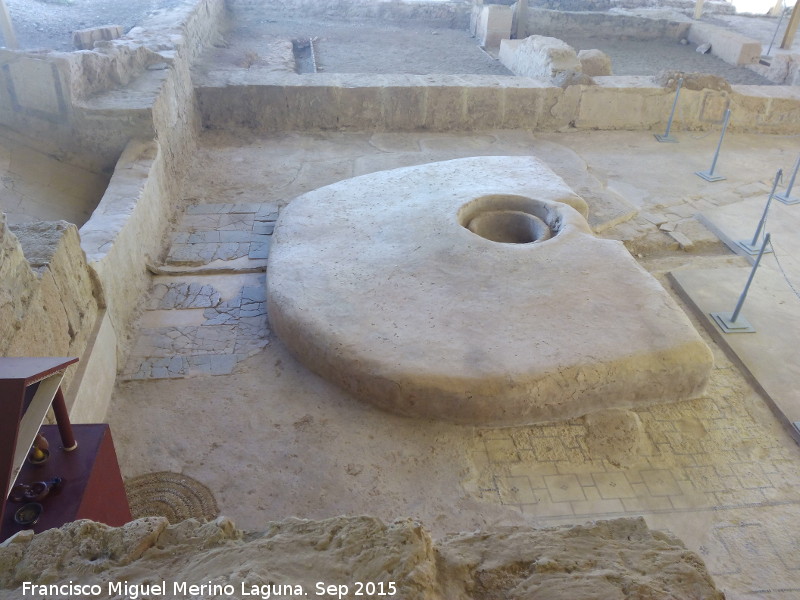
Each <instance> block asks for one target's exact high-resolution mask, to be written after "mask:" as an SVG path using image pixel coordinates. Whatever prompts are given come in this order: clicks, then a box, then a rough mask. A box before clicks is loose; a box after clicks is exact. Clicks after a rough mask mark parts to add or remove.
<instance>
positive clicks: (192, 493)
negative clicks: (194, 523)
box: [125, 471, 219, 523]
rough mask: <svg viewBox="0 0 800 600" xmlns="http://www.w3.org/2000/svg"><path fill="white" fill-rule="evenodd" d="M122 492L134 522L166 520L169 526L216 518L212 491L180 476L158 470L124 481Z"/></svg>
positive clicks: (216, 512)
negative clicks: (153, 518)
mask: <svg viewBox="0 0 800 600" xmlns="http://www.w3.org/2000/svg"><path fill="white" fill-rule="evenodd" d="M125 491H126V492H127V494H128V503H129V504H130V507H131V514H132V515H133V518H134V519H139V518H141V517H166V518H167V520H168V521H169V522H170V523H178V522H179V521H183V520H184V519H190V518H195V519H205V520H211V519H215V518H216V517H217V516H219V508H217V502H216V500H214V495H213V494H212V493H211V490H209V489H208V488H207V487H206V486H204V485H203V484H202V483H200V482H199V481H197V480H195V479H192V478H191V477H187V476H186V475H182V474H181V473H171V472H169V471H161V472H159V473H147V474H145V475H139V476H138V477H132V478H131V479H128V480H127V481H126V482H125Z"/></svg>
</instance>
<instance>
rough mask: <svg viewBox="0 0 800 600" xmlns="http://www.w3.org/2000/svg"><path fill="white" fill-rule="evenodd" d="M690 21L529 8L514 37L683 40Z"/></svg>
mask: <svg viewBox="0 0 800 600" xmlns="http://www.w3.org/2000/svg"><path fill="white" fill-rule="evenodd" d="M689 25H690V23H689V22H679V21H671V20H669V19H649V18H645V17H636V16H632V15H620V14H614V13H607V12H563V11H557V10H546V9H542V8H529V9H528V14H527V18H526V19H524V32H523V31H522V29H523V27H522V26H520V30H519V31H518V32H517V37H520V38H522V37H526V36H529V35H544V36H548V37H556V38H563V37H570V36H579V37H587V36H588V37H597V38H607V37H611V38H626V39H632V40H663V39H667V40H675V41H678V40H680V39H681V38H684V37H686V34H687V31H688V30H689Z"/></svg>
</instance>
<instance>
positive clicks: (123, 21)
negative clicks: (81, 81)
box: [0, 0, 183, 51]
mask: <svg viewBox="0 0 800 600" xmlns="http://www.w3.org/2000/svg"><path fill="white" fill-rule="evenodd" d="M182 3H183V2H182V0H125V1H123V0H6V6H8V12H9V14H10V15H11V22H12V24H13V26H14V31H15V32H16V35H17V42H18V44H19V47H20V48H21V49H24V50H65V51H70V50H74V49H75V48H74V47H73V45H72V32H73V31H76V30H78V29H87V28H89V27H99V26H102V25H121V26H122V27H123V28H124V30H125V31H126V32H127V31H128V30H129V29H131V27H134V26H135V25H139V24H141V23H142V21H144V20H145V19H146V18H147V17H148V16H149V15H151V14H153V12H155V11H157V10H160V9H164V8H172V7H174V6H177V5H179V4H182ZM0 39H2V35H0ZM4 44H5V42H4Z"/></svg>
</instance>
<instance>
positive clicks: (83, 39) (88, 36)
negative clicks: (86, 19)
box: [72, 25, 122, 50]
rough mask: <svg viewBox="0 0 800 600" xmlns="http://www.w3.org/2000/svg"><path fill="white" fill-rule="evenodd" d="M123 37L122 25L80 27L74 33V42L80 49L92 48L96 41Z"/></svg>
mask: <svg viewBox="0 0 800 600" xmlns="http://www.w3.org/2000/svg"><path fill="white" fill-rule="evenodd" d="M120 37H122V26H121V25H106V26H104V27H91V28H89V29H79V30H78V31H75V32H73V34H72V44H73V45H74V46H75V48H77V49H78V50H91V49H92V48H94V43H95V42H102V41H109V40H116V39H117V38H120Z"/></svg>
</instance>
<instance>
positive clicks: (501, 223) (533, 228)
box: [467, 210, 551, 244]
mask: <svg viewBox="0 0 800 600" xmlns="http://www.w3.org/2000/svg"><path fill="white" fill-rule="evenodd" d="M467 229H469V230H470V231H471V232H472V233H476V234H478V235H479V236H481V237H482V238H486V239H487V240H490V241H492V242H502V243H505V244H530V243H532V242H537V241H543V240H547V239H550V236H551V233H550V228H549V227H548V226H547V223H545V222H544V221H542V220H541V219H540V218H539V217H537V216H534V215H531V214H528V213H525V212H522V211H518V210H495V211H490V212H484V213H481V214H479V215H478V216H476V217H473V218H472V219H471V220H470V221H469V223H467Z"/></svg>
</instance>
